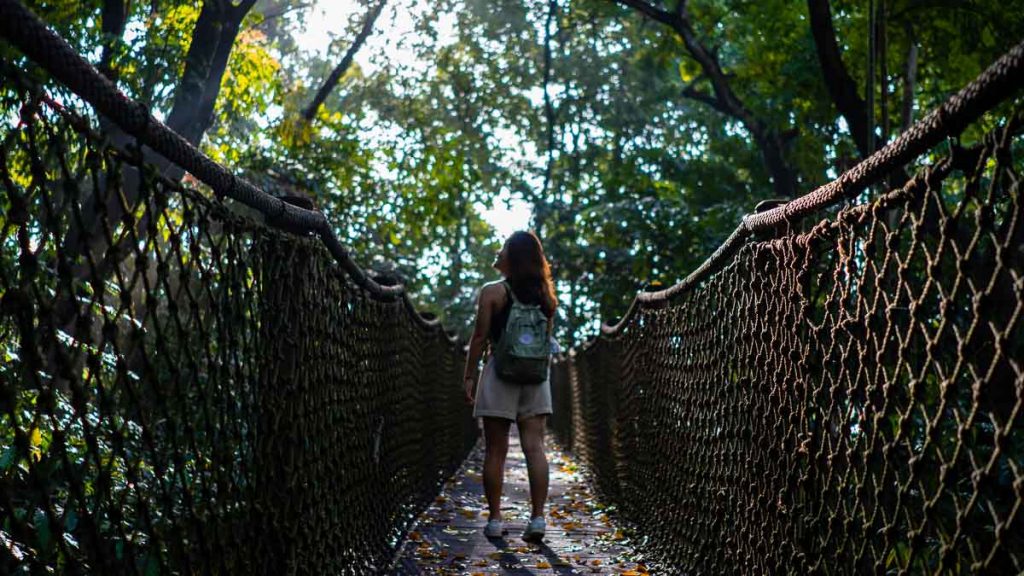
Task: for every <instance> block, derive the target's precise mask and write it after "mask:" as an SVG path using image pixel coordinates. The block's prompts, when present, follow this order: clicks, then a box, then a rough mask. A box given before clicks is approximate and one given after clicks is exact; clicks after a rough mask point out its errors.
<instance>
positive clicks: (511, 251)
mask: <svg viewBox="0 0 1024 576" xmlns="http://www.w3.org/2000/svg"><path fill="white" fill-rule="evenodd" d="M505 262H506V264H507V269H506V279H507V280H508V283H509V284H510V285H511V286H512V290H513V292H515V294H516V298H519V299H520V300H522V301H524V302H536V303H539V304H540V307H541V309H542V310H544V314H546V315H547V317H548V318H552V317H553V316H554V315H555V309H556V308H558V297H557V296H555V283H554V282H553V281H552V280H551V266H550V265H548V260H547V258H545V257H544V248H543V247H542V246H541V245H540V238H537V235H536V234H534V233H533V232H528V231H519V232H513V233H512V235H511V236H509V237H508V240H505Z"/></svg>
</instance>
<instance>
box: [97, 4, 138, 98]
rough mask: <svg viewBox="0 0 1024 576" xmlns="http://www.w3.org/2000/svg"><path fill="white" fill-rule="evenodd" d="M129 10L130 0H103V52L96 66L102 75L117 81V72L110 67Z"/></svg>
mask: <svg viewBox="0 0 1024 576" xmlns="http://www.w3.org/2000/svg"><path fill="white" fill-rule="evenodd" d="M130 11H131V0H104V2H103V14H102V16H101V23H100V29H101V30H102V31H103V52H102V54H101V56H100V63H99V65H98V66H97V68H98V69H99V71H100V72H102V73H103V75H104V76H106V77H107V78H110V79H111V80H113V81H114V82H117V73H116V72H115V71H114V69H113V67H112V63H113V60H114V50H115V49H116V48H117V45H118V43H119V41H120V39H121V37H122V36H123V35H124V27H125V24H127V22H128V13H129V12H130Z"/></svg>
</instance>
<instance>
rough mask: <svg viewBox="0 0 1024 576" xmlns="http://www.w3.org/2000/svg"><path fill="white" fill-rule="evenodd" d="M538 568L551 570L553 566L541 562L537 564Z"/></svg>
mask: <svg viewBox="0 0 1024 576" xmlns="http://www.w3.org/2000/svg"><path fill="white" fill-rule="evenodd" d="M537 568H551V564H548V563H547V562H545V561H543V560H541V561H540V562H537Z"/></svg>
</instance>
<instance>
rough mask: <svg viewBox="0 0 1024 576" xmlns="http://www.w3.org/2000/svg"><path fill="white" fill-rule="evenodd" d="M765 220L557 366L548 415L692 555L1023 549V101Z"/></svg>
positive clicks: (805, 561) (697, 558)
mask: <svg viewBox="0 0 1024 576" xmlns="http://www.w3.org/2000/svg"><path fill="white" fill-rule="evenodd" d="M1004 124H1005V125H1004V126H1003V127H1001V128H999V129H996V130H994V131H992V132H991V133H990V134H988V136H986V137H985V138H984V139H983V141H982V143H981V144H980V145H978V146H976V147H972V148H966V149H964V148H959V147H958V146H942V147H940V149H937V150H934V151H933V152H932V155H933V156H935V155H939V154H940V153H941V150H942V149H947V148H951V149H952V150H953V152H952V154H951V155H949V156H946V157H943V158H941V159H936V160H935V161H934V162H932V163H931V165H930V166H929V167H928V168H926V169H924V170H922V171H921V173H920V174H918V176H917V177H915V178H914V179H912V180H911V181H910V182H909V183H908V184H907V185H906V186H904V187H903V188H902V189H900V190H895V191H892V192H890V193H888V194H885V195H883V196H881V197H880V198H878V199H876V200H873V201H870V202H865V203H862V204H858V205H855V206H848V207H845V208H843V209H841V210H838V212H837V213H834V214H833V215H832V216H831V217H829V218H827V219H826V220H823V221H821V222H820V223H819V224H817V225H816V226H813V227H811V228H809V229H807V227H804V228H801V227H800V226H799V225H798V224H797V223H791V224H789V225H786V224H785V223H783V225H781V226H779V227H778V228H776V229H775V230H774V233H759V234H757V235H756V237H754V238H752V239H750V240H749V241H747V242H746V243H744V244H743V246H742V248H740V249H739V251H738V253H737V254H736V255H735V256H734V257H732V258H731V259H730V260H729V261H728V263H727V264H725V265H724V266H723V267H721V268H720V269H719V270H718V271H717V272H714V273H712V274H710V275H709V276H707V277H705V278H702V279H700V280H699V281H697V282H694V283H693V284H692V285H691V286H690V287H689V288H688V289H686V290H684V291H681V292H678V293H676V294H674V295H673V297H672V298H671V299H670V298H662V299H650V300H649V301H648V302H646V303H644V304H643V305H639V307H638V309H637V310H636V312H635V314H633V315H632V316H631V318H630V319H629V320H628V321H627V322H625V323H624V324H623V325H621V326H620V327H619V328H618V329H617V330H609V331H607V333H606V334H604V335H603V336H601V337H600V338H598V339H596V340H595V341H592V342H591V343H590V344H589V345H588V346H585V347H584V348H583V349H582V350H579V351H577V352H576V353H575V354H573V355H571V356H570V357H569V358H568V359H567V360H566V361H564V362H562V363H561V364H559V365H558V367H557V368H556V370H555V384H554V385H555V388H556V390H557V389H559V388H561V391H559V393H557V394H555V396H554V400H555V404H556V406H555V414H554V422H553V426H554V428H555V430H556V433H557V434H558V436H559V437H560V439H561V441H562V442H563V443H564V444H566V445H567V446H569V447H571V448H572V449H573V450H574V451H575V452H576V453H577V454H578V455H580V456H581V457H582V459H583V460H584V461H585V462H586V463H587V464H588V465H589V466H590V468H591V470H592V471H593V476H594V480H595V482H596V485H597V487H598V489H599V491H600V493H601V494H602V495H603V496H604V497H605V498H608V499H609V500H610V501H611V502H613V503H614V504H616V505H617V506H618V508H619V510H620V512H621V514H622V515H623V517H624V518H625V519H626V520H628V521H629V522H631V523H632V524H634V525H635V526H636V528H637V530H638V532H639V534H641V535H644V536H646V538H647V540H648V542H649V547H650V549H651V551H652V552H653V553H654V554H655V555H657V556H659V557H661V558H662V559H664V560H666V561H667V563H669V564H670V565H673V566H676V567H678V568H679V569H680V570H681V571H682V572H684V573H694V574H697V573H700V574H724V573H747V574H775V573H794V574H803V573H810V572H815V573H830V574H864V573H914V574H940V573H942V574H946V573H968V572H980V573H991V574H1017V573H1020V572H1021V571H1024V520H1022V516H1024V328H1022V324H1024V318H1022V316H1024V199H1022V198H1021V194H1022V190H1021V184H1020V182H1021V174H1022V167H1024V166H1022V164H1024V163H1022V161H1021V160H1020V158H1021V157H1022V156H1024V142H1022V138H1021V136H1020V135H1019V134H1020V131H1021V122H1020V117H1019V116H1017V117H1016V119H1015V120H1014V121H1011V122H1008V123H1004Z"/></svg>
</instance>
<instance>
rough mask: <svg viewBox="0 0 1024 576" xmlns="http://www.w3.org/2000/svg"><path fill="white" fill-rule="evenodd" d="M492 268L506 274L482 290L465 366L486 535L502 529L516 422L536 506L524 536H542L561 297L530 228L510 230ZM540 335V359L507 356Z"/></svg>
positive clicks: (532, 343) (532, 538)
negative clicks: (478, 443) (479, 423)
mask: <svg viewBox="0 0 1024 576" xmlns="http://www.w3.org/2000/svg"><path fill="white" fill-rule="evenodd" d="M494 267H495V268H496V269H497V270H498V271H499V272H501V274H502V276H503V277H504V279H503V280H502V281H499V282H492V283H489V284H487V285H485V286H484V287H483V289H482V290H481V291H480V296H479V298H478V301H477V315H476V324H475V327H474V330H473V337H472V339H471V340H470V343H469V354H468V356H467V358H466V370H465V386H466V401H467V402H469V403H471V404H474V408H473V416H475V417H482V418H483V420H484V441H485V452H484V493H485V494H486V496H487V505H488V508H489V510H490V515H489V520H488V521H487V527H486V528H485V529H484V534H485V535H487V536H488V537H495V538H497V537H500V536H501V535H502V534H503V533H504V532H503V525H502V517H501V489H502V483H503V481H504V474H505V456H506V454H507V453H508V438H509V436H508V434H509V428H510V426H511V424H512V422H513V421H515V422H516V423H517V425H518V426H519V438H520V442H521V443H522V446H523V454H524V455H525V456H526V466H527V472H528V475H529V479H530V500H531V507H532V511H531V516H530V521H529V523H528V524H527V526H526V530H525V531H524V532H523V539H524V540H527V541H539V540H541V539H542V538H543V537H544V528H545V522H544V503H545V501H546V500H547V496H548V462H547V457H546V456H545V454H544V426H545V423H546V419H547V416H548V415H549V414H551V382H550V378H549V373H548V369H547V362H548V356H549V349H548V346H549V344H548V339H549V338H550V335H551V328H552V326H553V323H554V317H555V310H556V308H557V307H558V300H557V299H556V297H555V289H554V284H553V282H552V280H551V268H550V267H549V266H548V262H547V259H545V258H544V249H543V248H542V247H541V244H540V240H539V239H538V238H537V236H536V235H535V234H533V233H532V232H515V233H514V234H512V235H511V236H510V237H509V238H508V240H506V241H505V245H504V246H503V247H502V249H501V251H500V252H498V257H497V259H496V260H495V262H494ZM530 314H533V316H530ZM538 314H542V316H538ZM538 318H539V323H540V327H539V328H540V330H541V333H539V334H538V333H537V332H536V331H532V332H531V322H534V324H533V325H534V326H536V319H538ZM510 319H511V321H510ZM506 326H508V327H509V330H510V331H513V330H514V331H515V340H516V342H512V343H510V339H509V338H506V340H504V341H503V340H502V338H503V337H504V336H505V335H506ZM539 338H543V340H542V342H543V348H542V350H543V359H539V358H538V359H536V360H535V359H531V358H526V359H525V360H524V359H522V358H523V357H524V356H525V353H523V354H520V356H519V357H516V358H515V359H512V360H510V359H509V358H510V354H509V353H508V352H507V351H508V350H510V349H511V348H510V346H511V347H516V346H518V347H517V348H515V350H517V351H519V352H522V351H523V350H529V349H530V347H531V346H532V347H533V349H534V350H536V349H537V348H536V344H535V342H536V341H537V340H538V339H539ZM487 345H489V349H490V354H489V355H488V359H487V362H486V364H485V365H484V369H483V373H482V374H479V372H478V369H479V364H480V358H481V356H482V355H483V351H484V347H485V346H487ZM478 374H479V378H478ZM499 374H501V376H499Z"/></svg>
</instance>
